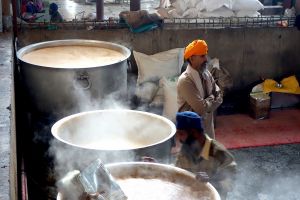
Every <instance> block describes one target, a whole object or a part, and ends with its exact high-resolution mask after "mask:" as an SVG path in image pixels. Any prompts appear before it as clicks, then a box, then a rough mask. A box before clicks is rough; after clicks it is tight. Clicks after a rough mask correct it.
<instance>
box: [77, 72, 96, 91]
mask: <svg viewBox="0 0 300 200" xmlns="http://www.w3.org/2000/svg"><path fill="white" fill-rule="evenodd" d="M84 82H86V83H84ZM73 85H74V88H75V89H81V90H88V89H90V88H91V85H92V84H91V81H90V77H89V75H88V73H87V72H81V73H77V74H76V75H75V78H74V80H73Z"/></svg>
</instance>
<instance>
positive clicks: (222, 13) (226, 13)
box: [198, 7, 235, 18]
mask: <svg viewBox="0 0 300 200" xmlns="http://www.w3.org/2000/svg"><path fill="white" fill-rule="evenodd" d="M233 16H235V14H234V12H233V11H232V10H230V9H229V8H225V7H222V8H219V9H217V10H214V11H212V12H206V11H203V12H199V13H198V17H199V18H201V17H233Z"/></svg>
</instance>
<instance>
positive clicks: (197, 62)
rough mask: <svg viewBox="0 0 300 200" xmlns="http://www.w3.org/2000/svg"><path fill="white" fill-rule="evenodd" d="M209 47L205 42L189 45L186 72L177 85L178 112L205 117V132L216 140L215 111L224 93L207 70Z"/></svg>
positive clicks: (196, 41) (194, 42) (198, 41)
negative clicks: (192, 112) (190, 112)
mask: <svg viewBox="0 0 300 200" xmlns="http://www.w3.org/2000/svg"><path fill="white" fill-rule="evenodd" d="M207 53H208V46H207V44H206V42H205V41H204V40H194V41H193V42H191V43H190V44H188V45H187V47H186V48H185V51H184V58H185V60H187V62H188V66H187V68H186V70H185V71H184V72H183V73H182V74H181V76H180V77H179V79H178V83H177V102H178V111H179V112H183V111H194V112H196V113H198V114H199V115H201V116H202V117H203V119H204V120H203V122H204V132H205V133H206V134H207V135H208V136H209V137H211V138H213V139H214V138H215V131H214V123H213V122H214V120H213V117H214V114H213V113H214V111H215V110H216V109H217V108H218V107H219V105H220V104H221V103H222V101H223V98H222V93H221V90H220V88H219V87H218V86H217V84H216V83H215V81H214V79H213V77H212V75H211V74H210V72H209V71H208V70H207V69H206V63H207Z"/></svg>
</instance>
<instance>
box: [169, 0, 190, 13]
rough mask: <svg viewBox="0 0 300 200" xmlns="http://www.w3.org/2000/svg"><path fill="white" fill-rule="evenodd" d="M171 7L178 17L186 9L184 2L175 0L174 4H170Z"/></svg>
mask: <svg viewBox="0 0 300 200" xmlns="http://www.w3.org/2000/svg"><path fill="white" fill-rule="evenodd" d="M172 6H173V7H174V8H175V10H176V13H177V14H178V15H180V16H181V15H182V14H183V13H184V11H186V10H187V8H188V7H187V5H186V3H185V1H184V0H176V1H175V2H174V3H172Z"/></svg>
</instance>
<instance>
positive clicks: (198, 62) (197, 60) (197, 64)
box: [190, 55, 207, 71]
mask: <svg viewBox="0 0 300 200" xmlns="http://www.w3.org/2000/svg"><path fill="white" fill-rule="evenodd" d="M190 62H191V64H192V66H193V67H194V68H195V69H196V70H197V71H202V70H204V69H205V68H206V63H207V56H206V55H202V56H199V55H194V56H192V57H191V58H190Z"/></svg>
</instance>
